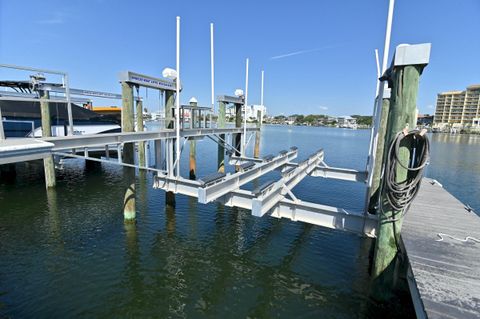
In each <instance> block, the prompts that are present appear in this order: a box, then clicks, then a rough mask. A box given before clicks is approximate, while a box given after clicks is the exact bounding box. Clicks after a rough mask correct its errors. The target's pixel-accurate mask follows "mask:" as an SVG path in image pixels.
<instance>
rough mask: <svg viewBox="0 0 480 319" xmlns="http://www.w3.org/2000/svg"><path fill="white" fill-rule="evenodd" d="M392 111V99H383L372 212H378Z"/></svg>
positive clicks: (371, 197) (371, 191)
mask: <svg viewBox="0 0 480 319" xmlns="http://www.w3.org/2000/svg"><path fill="white" fill-rule="evenodd" d="M389 111H390V99H389V98H388V99H383V101H382V116H381V118H380V126H379V128H378V138H377V151H376V153H375V158H376V161H375V166H374V167H373V173H372V174H373V179H372V186H371V188H370V189H369V194H368V197H369V202H368V211H369V213H371V214H376V213H377V212H376V210H377V209H378V207H377V206H378V205H377V204H378V199H379V196H380V179H381V176H382V166H383V153H384V148H385V134H386V130H387V121H388V114H389Z"/></svg>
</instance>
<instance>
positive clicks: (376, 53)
mask: <svg viewBox="0 0 480 319" xmlns="http://www.w3.org/2000/svg"><path fill="white" fill-rule="evenodd" d="M375 62H376V63H377V79H379V78H380V77H381V76H382V73H381V71H380V59H379V58H378V49H375ZM379 86H380V81H378V80H377V90H376V92H375V97H376V96H377V95H378V90H379Z"/></svg>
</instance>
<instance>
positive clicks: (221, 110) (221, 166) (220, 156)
mask: <svg viewBox="0 0 480 319" xmlns="http://www.w3.org/2000/svg"><path fill="white" fill-rule="evenodd" d="M225 107H226V104H225V102H218V119H217V128H225ZM220 138H221V139H222V140H221V141H220V143H219V144H218V151H217V169H218V172H219V173H225V143H224V142H223V141H225V134H220Z"/></svg>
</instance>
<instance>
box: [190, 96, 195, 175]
mask: <svg viewBox="0 0 480 319" xmlns="http://www.w3.org/2000/svg"><path fill="white" fill-rule="evenodd" d="M190 105H191V106H192V109H191V110H190V113H191V114H193V111H194V109H195V107H196V106H197V102H190ZM190 120H191V121H192V122H193V118H191V119H190ZM196 156H197V142H196V141H195V140H194V139H192V140H190V174H189V177H190V179H196V178H197V158H196Z"/></svg>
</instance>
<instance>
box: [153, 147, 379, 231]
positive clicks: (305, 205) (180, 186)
mask: <svg viewBox="0 0 480 319" xmlns="http://www.w3.org/2000/svg"><path fill="white" fill-rule="evenodd" d="M297 153H298V150H297V148H296V147H292V148H291V149H289V150H288V151H281V152H279V153H278V154H277V155H267V156H265V157H263V158H262V159H254V158H245V157H244V158H241V157H235V156H232V157H231V158H230V164H236V165H237V167H238V168H239V170H238V171H237V172H236V173H234V174H225V173H214V174H211V175H208V176H206V177H203V178H201V179H199V180H197V181H194V180H189V179H186V178H183V177H171V176H169V174H168V173H167V172H163V171H157V172H156V176H155V178H154V185H153V187H154V188H156V189H162V190H164V191H169V192H173V193H177V194H182V195H187V196H190V197H196V198H198V202H199V203H201V204H208V203H211V202H218V203H221V204H224V205H226V206H230V207H239V208H243V209H248V210H251V211H252V215H253V216H257V217H262V216H265V215H269V216H272V217H277V218H288V219H291V220H293V221H301V222H306V223H310V224H314V225H318V226H323V227H327V228H331V229H338V230H344V231H349V232H354V233H357V234H361V235H364V236H368V237H375V229H376V227H377V224H378V219H377V217H376V216H375V215H371V214H369V213H368V212H366V211H347V210H345V209H342V208H337V207H331V206H326V205H321V204H317V203H311V202H305V201H302V200H301V199H299V198H297V197H296V196H295V195H294V194H293V192H292V189H293V188H294V187H295V186H296V185H298V184H299V183H300V182H301V181H302V180H303V178H305V177H306V176H307V175H308V176H313V177H324V178H332V179H339V180H345V181H352V182H361V183H365V182H366V178H367V174H366V172H361V171H356V170H351V169H342V168H334V167H329V166H328V165H326V164H325V162H324V151H323V150H318V151H317V152H315V153H313V154H312V155H310V156H309V157H308V158H307V159H306V160H304V161H303V162H301V163H294V162H292V160H293V159H295V158H296V157H297ZM239 163H240V164H239ZM274 170H277V171H280V172H281V175H282V177H281V178H280V179H279V180H278V181H272V182H268V183H266V184H264V185H262V186H260V187H259V188H257V189H254V190H253V191H248V190H245V189H242V188H241V187H242V186H244V185H246V184H248V183H250V182H252V181H254V180H255V179H258V178H260V177H261V176H263V175H265V174H267V173H269V172H272V171H274Z"/></svg>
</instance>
